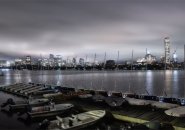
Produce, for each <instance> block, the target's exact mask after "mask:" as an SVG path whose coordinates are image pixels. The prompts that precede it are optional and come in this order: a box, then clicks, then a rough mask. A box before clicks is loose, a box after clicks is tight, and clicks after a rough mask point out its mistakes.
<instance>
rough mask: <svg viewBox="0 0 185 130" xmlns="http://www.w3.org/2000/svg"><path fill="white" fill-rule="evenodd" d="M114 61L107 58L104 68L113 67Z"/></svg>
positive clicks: (114, 65)
mask: <svg viewBox="0 0 185 130" xmlns="http://www.w3.org/2000/svg"><path fill="white" fill-rule="evenodd" d="M115 67H116V63H115V61H114V60H107V61H106V64H105V68H106V69H115Z"/></svg>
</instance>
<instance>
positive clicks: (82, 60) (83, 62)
mask: <svg viewBox="0 0 185 130" xmlns="http://www.w3.org/2000/svg"><path fill="white" fill-rule="evenodd" d="M84 64H85V60H84V59H83V58H80V59H79V65H81V66H84Z"/></svg>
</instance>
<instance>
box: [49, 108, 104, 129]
mask: <svg viewBox="0 0 185 130" xmlns="http://www.w3.org/2000/svg"><path fill="white" fill-rule="evenodd" d="M105 114H106V112H105V111H104V110H94V111H88V112H84V113H80V114H77V115H72V117H65V118H61V117H58V116H57V117H56V118H57V120H54V121H51V122H50V124H49V126H48V130H69V129H70V130H71V129H75V130H77V129H81V128H85V127H87V126H90V125H92V124H94V123H96V122H97V121H98V120H100V119H102V118H103V117H104V116H105Z"/></svg>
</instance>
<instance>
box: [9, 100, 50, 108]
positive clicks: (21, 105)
mask: <svg viewBox="0 0 185 130" xmlns="http://www.w3.org/2000/svg"><path fill="white" fill-rule="evenodd" d="M49 102H50V100H49V99H45V98H40V99H31V100H27V101H22V102H15V104H13V105H12V104H10V105H9V107H10V110H16V109H24V108H25V107H27V106H42V105H46V104H48V103H49Z"/></svg>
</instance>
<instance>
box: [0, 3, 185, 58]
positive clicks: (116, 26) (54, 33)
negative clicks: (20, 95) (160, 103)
mask: <svg viewBox="0 0 185 130" xmlns="http://www.w3.org/2000/svg"><path fill="white" fill-rule="evenodd" d="M166 36H169V37H170V40H171V53H173V51H174V50H175V49H177V54H178V56H179V58H183V55H184V52H183V46H184V44H185V1H184V0H0V59H1V58H4V57H16V56H24V55H35V56H39V55H40V54H42V55H48V54H50V53H53V54H60V55H62V56H64V57H66V56H72V57H73V56H77V57H85V55H88V56H89V57H92V56H93V55H94V53H96V54H97V57H99V58H103V56H104V53H105V51H106V52H107V57H108V58H115V57H116V55H117V51H118V50H119V51H120V59H123V60H125V59H127V58H129V57H131V51H132V49H133V50H134V57H135V58H137V57H142V56H143V55H144V54H145V49H146V48H148V50H149V51H150V52H151V53H152V54H154V55H156V56H158V57H159V56H160V55H162V54H164V43H163V39H164V37H166Z"/></svg>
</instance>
